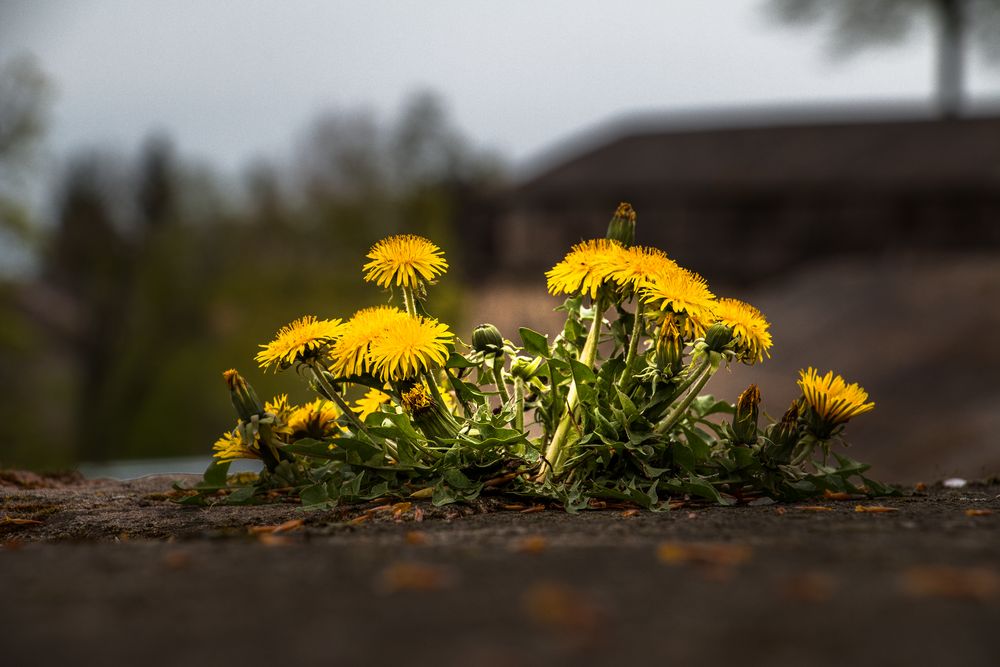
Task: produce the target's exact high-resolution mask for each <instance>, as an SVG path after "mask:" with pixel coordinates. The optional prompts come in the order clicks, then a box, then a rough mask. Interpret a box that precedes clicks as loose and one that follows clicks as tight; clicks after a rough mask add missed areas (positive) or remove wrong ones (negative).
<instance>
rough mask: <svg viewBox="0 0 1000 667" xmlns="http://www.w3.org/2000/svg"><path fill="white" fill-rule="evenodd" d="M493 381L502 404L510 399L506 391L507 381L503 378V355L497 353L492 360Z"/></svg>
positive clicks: (505, 403)
mask: <svg viewBox="0 0 1000 667" xmlns="http://www.w3.org/2000/svg"><path fill="white" fill-rule="evenodd" d="M493 381H494V382H496V385H497V392H499V394H500V400H501V401H503V404H504V405H507V402H508V401H509V400H510V393H509V392H508V391H507V383H506V382H504V379H503V355H502V354H498V355H497V356H496V358H495V359H494V360H493Z"/></svg>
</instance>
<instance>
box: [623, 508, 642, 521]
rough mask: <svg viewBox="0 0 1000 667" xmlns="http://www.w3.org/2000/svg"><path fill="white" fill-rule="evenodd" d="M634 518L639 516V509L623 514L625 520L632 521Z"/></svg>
mask: <svg viewBox="0 0 1000 667" xmlns="http://www.w3.org/2000/svg"><path fill="white" fill-rule="evenodd" d="M634 516H639V510H637V509H631V510H625V511H624V512H622V518H623V519H631V518H632V517H634Z"/></svg>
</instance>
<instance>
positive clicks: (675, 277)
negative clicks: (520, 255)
mask: <svg viewBox="0 0 1000 667" xmlns="http://www.w3.org/2000/svg"><path fill="white" fill-rule="evenodd" d="M545 275H546V277H547V278H548V288H549V293H550V294H580V293H583V294H589V295H590V297H591V298H592V299H596V298H597V296H598V291H599V290H600V289H601V288H602V287H605V286H607V287H611V288H614V289H617V290H619V291H620V292H624V293H630V294H635V295H638V297H639V299H640V300H641V301H642V302H643V303H644V304H647V305H649V306H652V307H653V308H654V309H656V310H655V312H656V313H657V314H658V315H659V318H660V322H661V325H662V323H663V320H664V318H670V319H672V320H674V321H675V322H676V323H677V324H678V325H679V326H680V328H681V330H682V331H683V332H684V334H685V336H686V337H688V338H689V339H694V338H698V337H700V336H704V335H705V332H706V330H707V329H708V328H709V327H710V326H712V325H713V324H715V323H718V322H721V323H722V324H725V325H726V326H728V327H730V328H731V329H732V331H733V336H734V338H735V341H736V348H737V350H739V351H740V354H741V358H742V359H744V360H745V361H748V362H749V363H754V362H756V361H763V359H764V356H765V355H767V356H770V352H769V350H770V348H771V334H770V333H769V332H768V329H769V328H770V324H769V323H768V322H767V320H766V319H765V318H764V316H763V315H762V314H761V312H760V311H759V310H757V309H756V308H754V307H753V306H751V305H749V304H746V303H743V302H742V301H738V300H736V299H717V298H716V297H715V295H714V294H713V293H712V291H711V290H710V289H709V287H708V282H707V281H706V280H705V279H704V278H702V277H701V276H700V275H698V274H697V273H695V272H693V271H689V270H688V269H685V268H683V267H681V266H679V265H678V264H677V263H676V262H675V261H673V260H672V259H670V258H669V257H667V255H666V254H665V253H664V252H663V251H662V250H659V249H658V248H649V247H643V246H627V247H626V246H624V245H622V244H621V243H619V242H617V241H614V240H611V239H594V240H590V241H584V242H583V243H579V244H577V245H575V246H573V248H572V250H570V252H569V253H568V254H567V255H566V257H565V258H564V259H563V260H562V261H561V262H559V263H558V264H556V265H555V266H554V267H553V268H552V269H551V270H549V271H548V272H547V273H546V274H545ZM662 328H664V327H663V326H661V329H662Z"/></svg>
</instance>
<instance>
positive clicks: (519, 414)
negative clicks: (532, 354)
mask: <svg viewBox="0 0 1000 667" xmlns="http://www.w3.org/2000/svg"><path fill="white" fill-rule="evenodd" d="M514 428H515V429H516V430H518V431H521V432H522V433H523V432H524V380H522V379H521V378H514Z"/></svg>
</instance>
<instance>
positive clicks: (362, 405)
mask: <svg viewBox="0 0 1000 667" xmlns="http://www.w3.org/2000/svg"><path fill="white" fill-rule="evenodd" d="M390 398H391V397H390V396H389V394H387V393H385V392H384V391H379V390H378V389H369V390H368V392H367V393H366V394H365V395H364V396H362V397H361V398H359V399H358V400H356V401H355V402H354V405H352V406H351V410H353V411H354V412H356V413H358V419H360V420H361V421H364V420H366V419H368V415H372V414H375V413H376V412H378V411H379V409H380V408H381V407H382V406H383V405H385V404H386V403H388V402H389V399H390Z"/></svg>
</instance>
